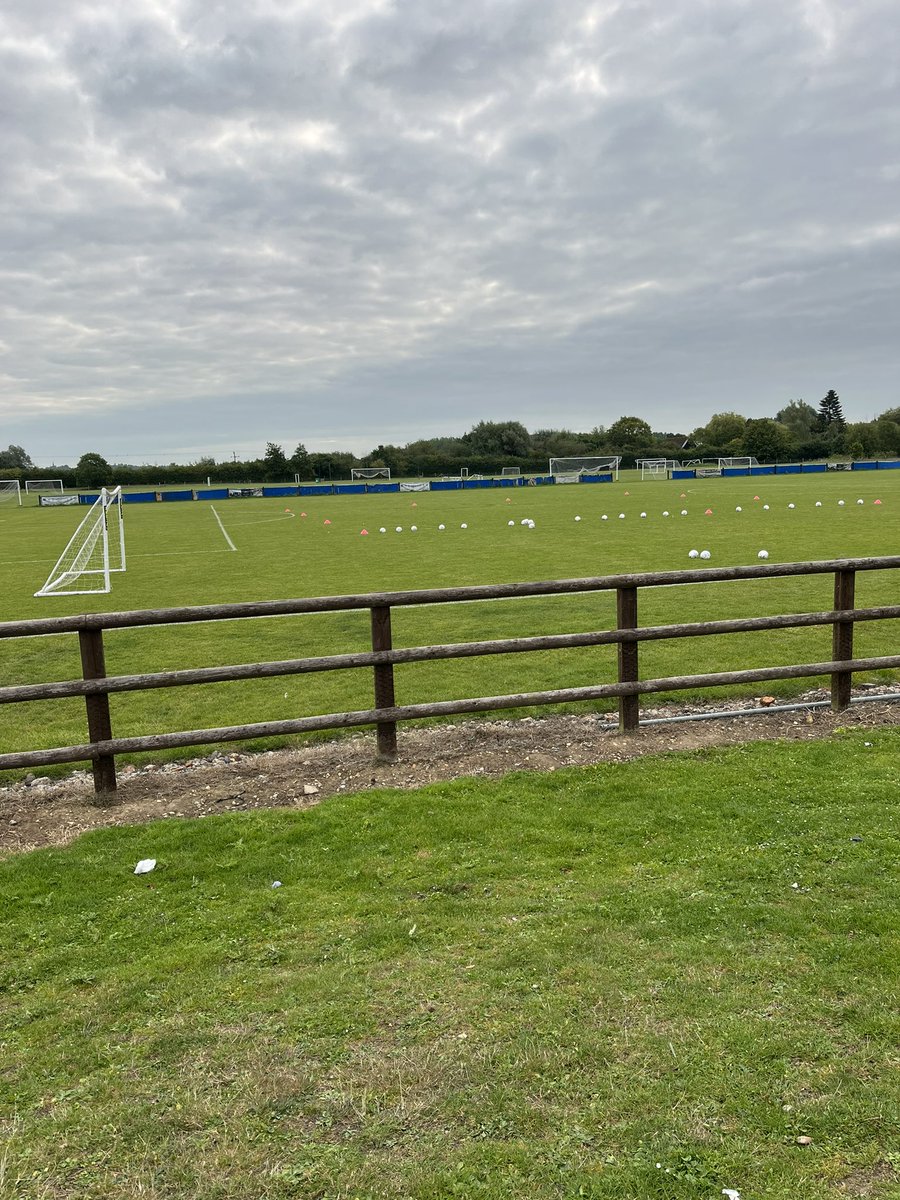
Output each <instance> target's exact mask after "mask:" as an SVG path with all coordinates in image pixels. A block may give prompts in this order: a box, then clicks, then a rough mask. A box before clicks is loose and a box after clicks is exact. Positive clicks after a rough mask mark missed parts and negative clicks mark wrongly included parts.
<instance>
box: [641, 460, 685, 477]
mask: <svg viewBox="0 0 900 1200" xmlns="http://www.w3.org/2000/svg"><path fill="white" fill-rule="evenodd" d="M637 465H638V466H639V467H640V468H641V479H668V478H669V472H670V471H675V470H677V469H678V467H680V466H681V463H680V462H679V461H678V460H677V459H675V458H639V459H638V460H637Z"/></svg>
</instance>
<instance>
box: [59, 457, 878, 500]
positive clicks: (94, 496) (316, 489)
mask: <svg viewBox="0 0 900 1200" xmlns="http://www.w3.org/2000/svg"><path fill="white" fill-rule="evenodd" d="M849 465H850V469H851V470H852V471H889V470H900V459H884V460H879V461H877V462H854V463H850V464H849ZM827 470H828V465H827V463H779V464H778V465H770V466H763V467H723V468H722V477H723V478H728V479H733V478H735V477H740V476H748V475H754V476H755V475H820V474H823V473H824V472H825V471H827ZM671 475H672V478H673V479H696V478H697V470H696V468H695V467H684V468H682V469H680V470H679V469H677V468H676V469H675V470H673V471H672V473H671ZM578 482H579V483H612V482H613V477H612V475H611V474H604V475H582V477H581V478H580V479H579V481H578ZM552 483H554V479H553V476H552V475H529V476H528V477H526V476H524V475H520V476H518V477H510V476H507V477H506V478H497V479H432V480H431V481H430V482H429V484H428V491H431V492H459V491H464V490H465V491H471V490H473V489H475V488H496V487H526V486H528V487H534V486H538V485H543V484H552ZM415 490H416V491H419V490H424V489H418V488H416V489H415ZM400 491H402V488H401V487H400V484H399V483H311V484H299V485H298V484H278V485H274V486H268V485H266V486H264V487H262V488H261V489H259V494H261V495H263V496H269V497H272V496H362V495H365V494H367V493H373V492H375V493H382V494H383V493H385V492H400ZM99 498H100V493H99V492H79V493H78V503H79V504H96V502H97V500H99ZM227 499H229V492H228V488H227V487H224V488H195V489H190V488H180V489H178V490H177V491H174V492H155V491H154V492H123V493H122V503H123V504H143V503H150V504H152V503H156V502H158V501H160V500H163V501H165V500H227Z"/></svg>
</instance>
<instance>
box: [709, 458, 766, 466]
mask: <svg viewBox="0 0 900 1200" xmlns="http://www.w3.org/2000/svg"><path fill="white" fill-rule="evenodd" d="M719 466H720V467H758V466H759V463H758V462H757V461H756V459H755V458H754V457H753V456H752V455H750V456H748V457H744V458H720V459H719Z"/></svg>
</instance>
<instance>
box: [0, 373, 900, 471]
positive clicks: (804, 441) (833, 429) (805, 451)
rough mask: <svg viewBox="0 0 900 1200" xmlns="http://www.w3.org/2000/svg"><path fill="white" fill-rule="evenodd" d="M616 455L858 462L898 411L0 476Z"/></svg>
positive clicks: (436, 464)
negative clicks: (868, 417) (855, 417)
mask: <svg viewBox="0 0 900 1200" xmlns="http://www.w3.org/2000/svg"><path fill="white" fill-rule="evenodd" d="M613 454H617V455H620V456H621V458H622V465H623V466H624V467H631V466H634V464H635V463H636V462H637V461H638V460H639V459H641V458H668V459H676V460H678V461H686V460H690V459H699V458H725V457H735V456H745V455H752V456H753V457H754V458H756V459H758V460H759V461H760V462H808V461H815V460H817V459H823V458H831V457H849V458H855V459H863V458H870V457H881V458H885V457H892V456H894V455H900V407H897V408H889V409H887V410H886V411H885V412H883V413H881V415H880V416H878V417H876V418H875V419H874V420H872V421H857V422H850V423H848V422H847V421H845V419H844V414H843V409H842V406H841V402H840V397H839V396H838V395H837V393H836V392H835V391H834V390H831V391H829V392H828V394H827V395H826V396H824V397H823V398H822V400H821V401H820V402H819V405H818V407H817V408H814V407H813V406H812V405H811V404H807V403H806V401H804V400H791V401H789V402H788V403H787V404H786V405H785V406H784V407H783V408H782V409H780V411H779V412H777V413H776V414H775V416H774V417H758V418H747V417H744V416H742V415H741V414H740V413H736V412H720V413H714V414H713V416H712V417H710V419H709V421H707V423H706V424H705V425H701V426H698V428H696V429H694V430H693V431H692V432H691V433H676V432H661V431H654V430H653V429H651V427H650V425H649V424H648V423H647V422H646V421H644V420H643V419H642V418H640V417H635V416H622V417H619V419H618V420H617V421H614V422H613V423H612V424H611V425H610V426H609V427H608V428H607V427H605V426H603V425H597V426H595V428H593V429H591V430H590V431H589V432H586V433H584V432H575V431H573V430H568V429H538V430H536V431H535V432H533V433H530V432H529V431H528V430H527V429H526V428H525V426H524V425H523V424H522V423H521V422H520V421H479V422H478V424H477V425H474V426H473V427H472V428H471V429H470V430H469V431H468V433H464V434H462V436H460V437H435V438H421V439H418V440H416V441H413V442H408V443H407V444H406V445H405V446H395V445H378V446H376V447H375V448H374V449H373V450H371V451H370V452H369V453H368V454H366V455H363V456H359V455H354V454H352V453H351V452H350V451H337V452H330V453H310V452H309V451H307V449H306V447H305V446H304V445H303V443H302V442H301V443H299V444H298V445H297V446H296V448H295V449H294V450H293V452H292V453H291V454H290V455H289V454H287V453H286V451H285V449H284V447H283V446H280V445H278V444H277V443H275V442H268V443H267V444H266V448H265V451H264V453H263V455H262V456H261V457H260V458H255V459H248V460H245V461H225V462H216V461H215V459H213V458H199V459H198V460H197V461H196V462H194V463H187V464H180V463H169V464H168V465H166V466H158V465H157V466H138V465H135V464H132V463H109V462H107V461H106V459H105V458H103V456H102V455H100V454H97V453H95V452H93V451H92V452H89V453H87V454H83V455H82V456H81V458H80V459H79V460H78V462H77V463H76V464H75V466H69V465H62V466H51V467H41V468H37V467H35V465H34V463H33V462H32V461H31V459H30V458H29V456H28V455H27V453H26V452H25V450H24V449H23V448H22V447H21V446H12V445H11V446H9V447H8V449H7V450H5V451H0V474H2V475H3V476H5V477H6V478H9V479H14V478H15V479H20V480H24V479H29V478H36V477H38V476H41V477H44V478H59V479H62V480H63V483H64V485H65V486H66V487H81V488H91V487H99V486H101V485H102V484H109V483H122V484H130V485H141V484H144V485H147V486H155V485H157V484H178V483H197V482H203V481H205V480H207V479H209V480H210V481H211V482H213V483H251V482H255V483H259V482H263V481H265V482H271V483H282V482H291V481H293V480H294V478H295V477H296V476H299V478H300V479H301V480H304V481H311V480H317V479H318V480H331V479H349V478H350V471H351V469H352V468H353V467H389V468H390V470H391V474H392V475H393V476H405V477H409V476H412V477H415V476H422V477H423V478H433V477H435V476H440V475H456V474H459V472H460V470H461V468H463V467H466V468H468V470H469V472H470V473H472V474H476V473H477V474H482V475H490V474H495V473H496V474H499V472H500V471H501V469H502V468H503V467H519V468H520V470H521V471H522V472H523V474H525V473H539V472H541V471H546V470H547V466H548V462H549V460H550V459H551V458H571V457H588V456H593V455H613Z"/></svg>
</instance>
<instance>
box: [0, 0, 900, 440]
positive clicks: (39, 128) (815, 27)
mask: <svg viewBox="0 0 900 1200" xmlns="http://www.w3.org/2000/svg"><path fill="white" fill-rule="evenodd" d="M0 55H2V64H0V89H2V104H0V113H2V117H0V120H2V125H0V137H2V144H0V174H2V187H0V208H2V225H0V237H2V243H0V244H2V260H0V261H2V291H0V308H2V318H0V416H2V423H0V444H2V445H3V446H5V445H7V444H8V443H10V442H14V443H17V444H21V445H23V446H24V447H25V449H26V450H28V451H29V452H30V453H31V455H32V457H33V458H34V459H35V461H36V462H39V463H50V462H54V461H55V462H74V461H76V460H77V459H78V457H79V456H80V455H81V454H82V453H84V452H85V451H87V450H97V451H99V452H100V453H102V454H104V455H105V456H106V457H107V458H109V459H110V460H112V461H130V462H140V461H154V460H155V461H170V460H174V461H187V460H190V459H192V458H196V457H198V456H199V455H202V454H213V455H214V456H215V457H217V458H228V457H231V454H232V453H233V452H235V453H237V455H238V456H239V457H243V456H256V455H258V454H261V453H262V452H263V450H264V447H265V444H266V442H268V441H275V442H279V443H281V444H283V445H284V447H285V449H286V450H287V452H288V453H289V454H290V453H291V451H292V450H293V448H294V447H295V446H296V444H297V443H298V442H300V441H302V442H304V443H305V444H306V446H307V448H308V449H311V450H323V449H329V448H347V449H353V450H355V451H357V452H364V451H366V450H368V449H370V448H371V447H373V446H375V445H376V444H377V443H379V442H389V441H391V442H399V443H404V442H407V441H410V440H412V439H414V438H417V437H427V436H431V435H437V434H458V433H462V432H464V431H465V430H466V429H468V428H470V427H471V425H472V424H474V423H475V422H476V421H478V420H481V419H487V420H507V419H517V420H521V421H522V422H523V423H524V424H525V425H526V426H528V428H530V429H532V430H534V429H539V428H546V427H569V428H574V429H590V428H592V427H594V426H595V425H598V424H604V425H608V424H610V423H612V421H614V420H615V419H616V418H617V417H619V416H621V415H622V414H634V415H638V416H641V417H644V418H645V419H646V420H648V421H649V422H650V424H651V425H652V426H653V427H654V428H655V429H666V430H670V429H671V430H684V431H688V430H690V429H692V428H694V427H695V426H696V425H699V424H702V423H704V422H705V421H706V420H707V419H708V417H709V416H710V415H711V414H712V413H713V412H716V411H722V410H730V409H736V410H738V411H740V412H743V413H744V414H745V415H746V416H762V415H772V414H774V412H775V411H777V410H778V409H779V408H780V407H782V405H783V404H785V403H786V402H787V401H788V400H790V399H792V398H798V397H802V398H804V399H806V400H807V401H809V402H810V403H812V404H813V405H817V404H818V402H819V400H820V399H821V397H822V396H823V395H824V394H825V392H826V391H827V390H828V389H829V388H832V387H833V388H835V389H836V390H837V391H838V392H839V394H840V396H841V400H842V402H843V406H844V412H845V415H846V416H847V417H848V419H850V420H854V419H857V420H858V419H869V418H870V417H872V416H873V415H874V414H875V413H877V412H880V411H882V410H883V409H885V408H887V407H889V406H891V405H896V404H898V403H900V388H898V371H897V364H898V344H900V286H898V285H900V274H898V267H900V102H898V92H900V21H898V6H897V0H853V3H852V4H851V3H847V2H846V0H842V2H840V3H838V2H834V3H832V2H831V0H741V2H737V0H652V2H649V3H642V2H640V0H622V2H621V3H615V2H606V0H602V2H600V3H587V2H581V0H441V2H436V0H414V2H409V3H382V2H379V0H328V2H327V3H322V0H311V2H309V3H306V2H302V0H301V2H290V0H281V2H279V0H249V2H248V3H246V4H238V3H237V2H232V3H219V2H217V0H103V3H98V2H97V0H90V2H85V0H7V2H6V4H5V5H4V6H3V12H2V15H0Z"/></svg>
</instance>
